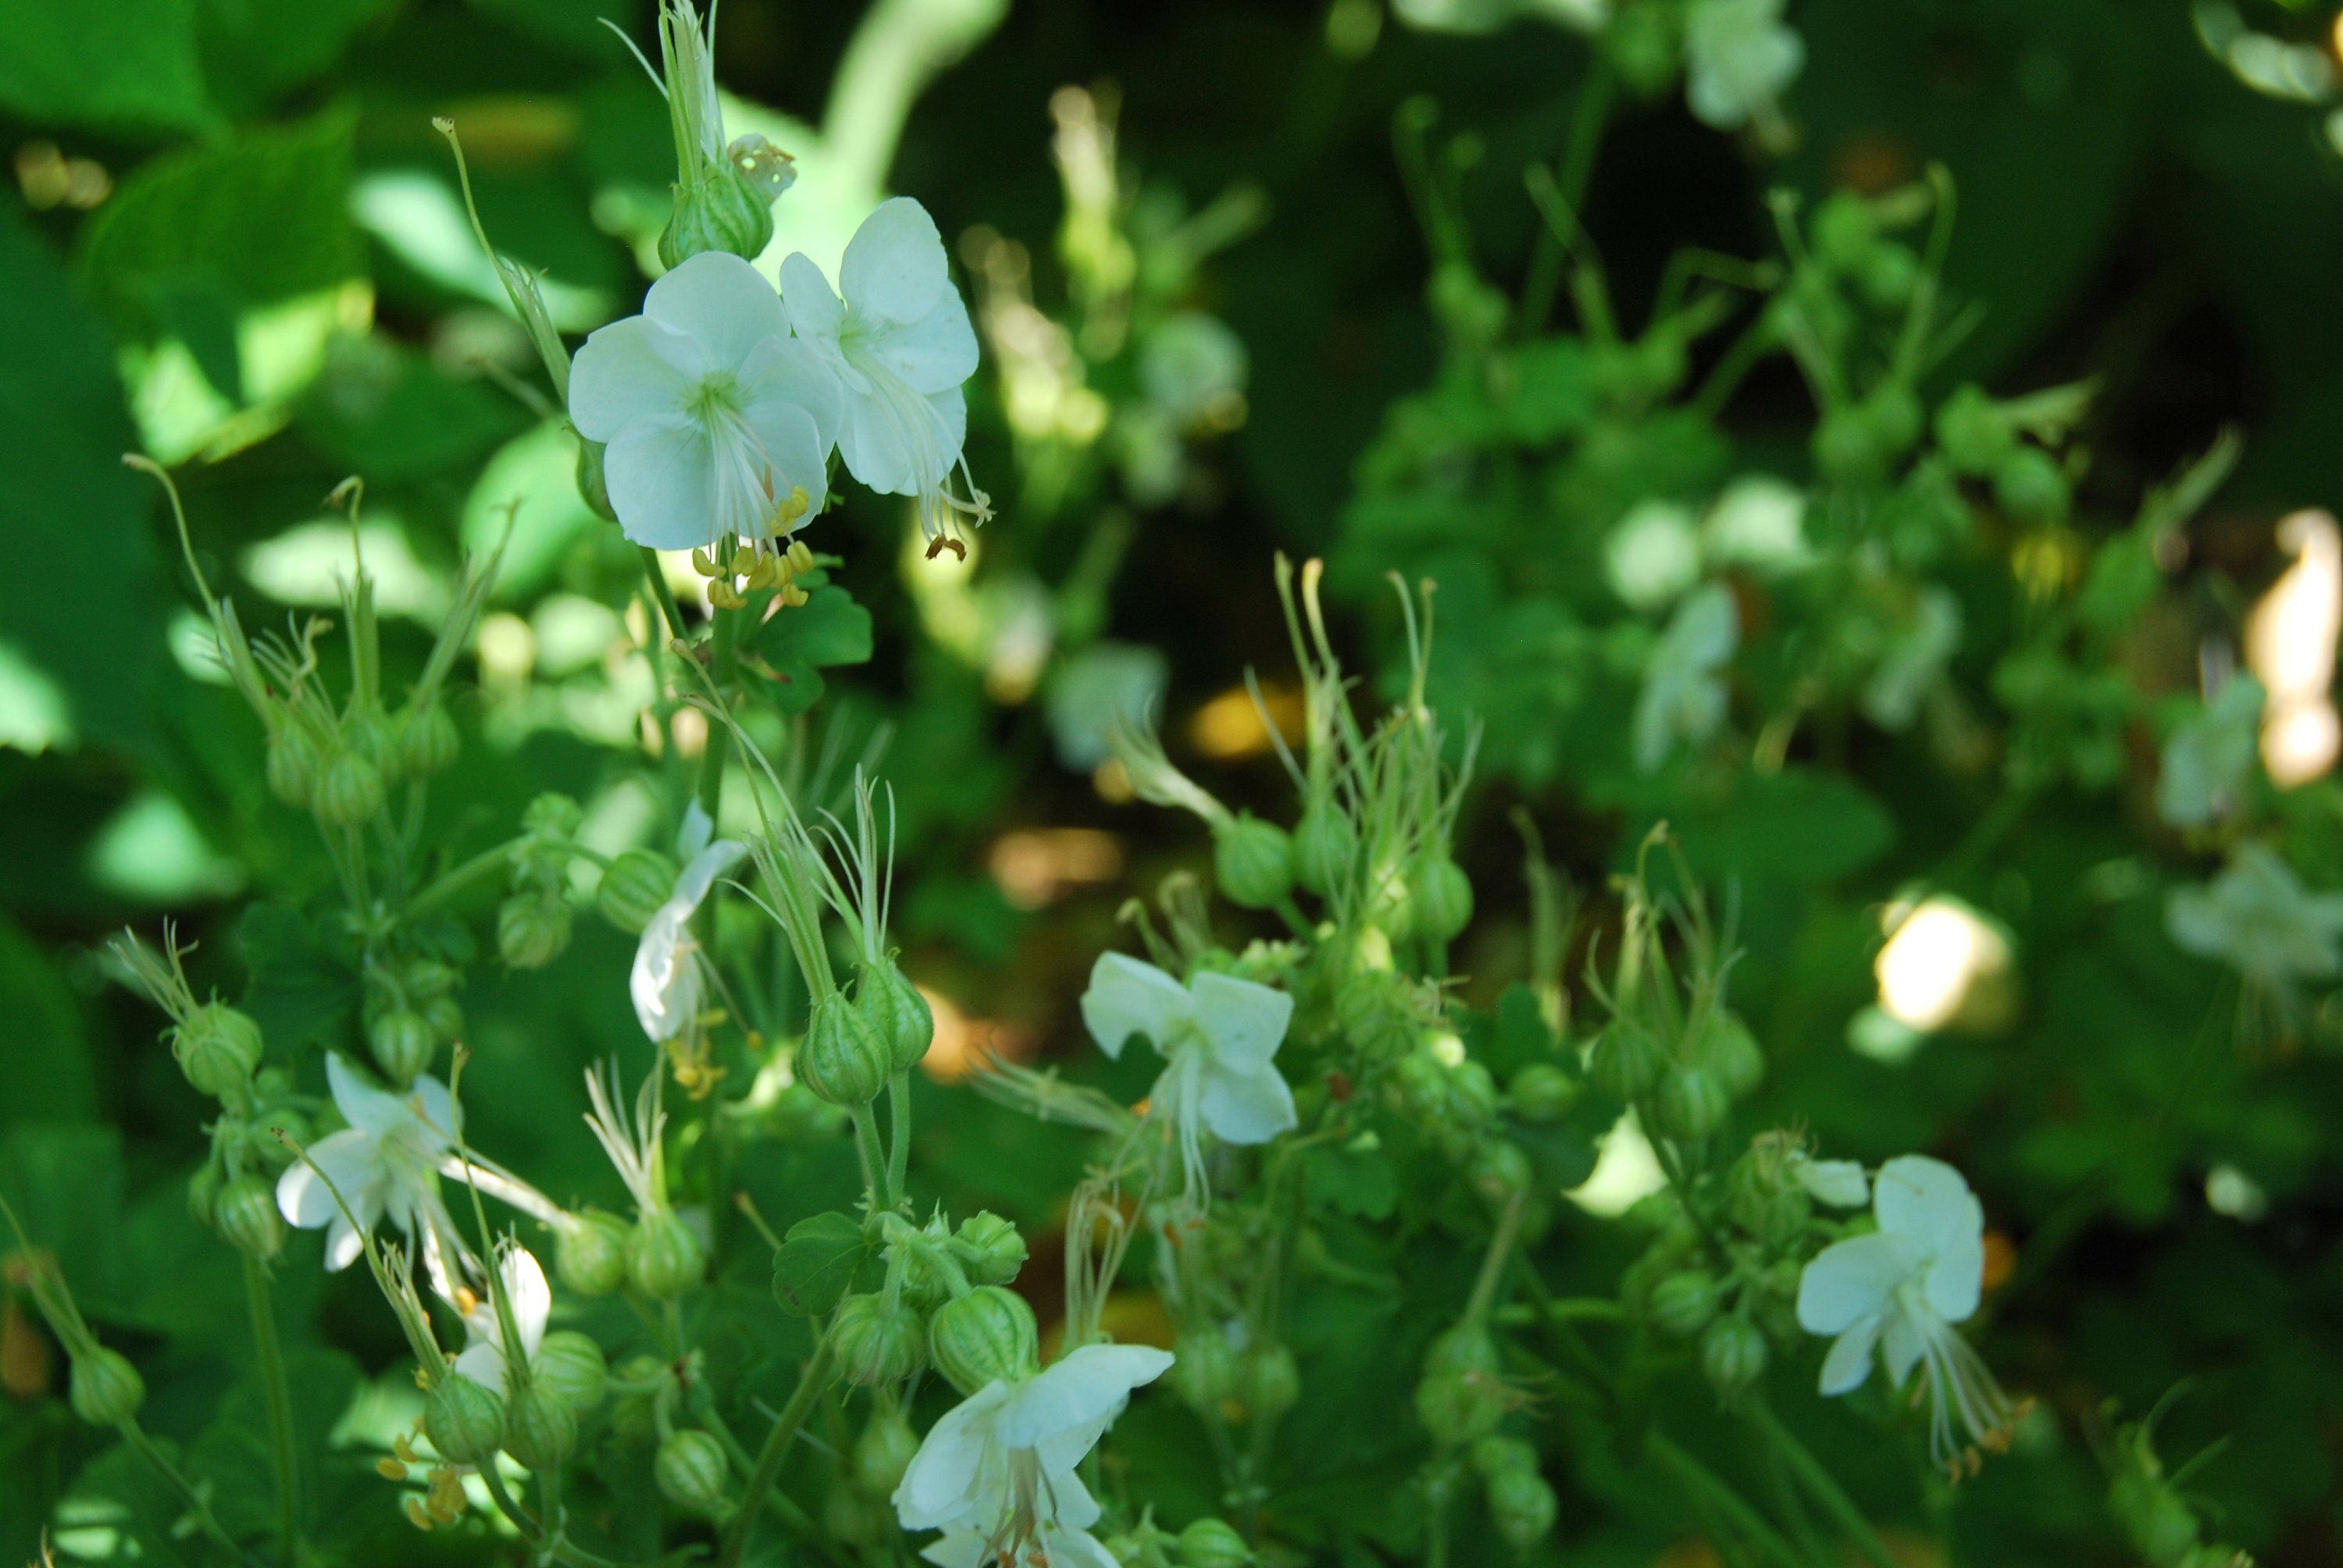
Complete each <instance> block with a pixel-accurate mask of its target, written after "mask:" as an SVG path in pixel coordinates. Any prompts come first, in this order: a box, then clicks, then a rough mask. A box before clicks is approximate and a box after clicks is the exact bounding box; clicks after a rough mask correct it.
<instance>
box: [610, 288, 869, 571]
mask: <svg viewBox="0 0 2343 1568" xmlns="http://www.w3.org/2000/svg"><path fill="white" fill-rule="evenodd" d="M569 417H570V419H571V421H572V422H573V423H575V424H576V425H577V427H578V434H579V435H581V436H584V437H586V438H587V439H588V440H592V441H602V442H607V443H608V447H609V450H608V452H606V453H605V454H604V456H603V460H602V471H603V476H604V477H605V479H606V480H607V481H608V486H609V491H610V506H611V508H612V509H613V510H615V511H616V512H617V513H618V526H619V527H620V528H622V529H623V530H624V531H625V533H626V536H627V538H630V539H632V540H634V541H635V543H637V544H639V545H649V546H650V547H652V548H655V549H663V550H679V549H689V548H695V547H699V546H705V545H709V544H713V543H715V542H716V541H717V540H719V539H722V538H736V537H737V538H746V539H768V538H774V537H776V536H777V535H779V534H784V533H787V532H788V531H789V529H791V528H794V527H795V526H796V524H797V521H798V519H799V518H800V517H803V516H807V515H809V514H810V513H812V512H817V511H820V509H821V504H822V499H823V497H824V496H825V494H826V493H827V490H826V484H827V481H826V478H825V473H826V465H827V463H828V461H829V457H830V445H831V443H832V442H833V441H834V440H836V439H837V432H838V421H839V389H838V384H837V380H836V378H835V377H832V376H831V375H830V373H829V371H828V370H827V369H826V368H825V367H824V366H823V364H822V362H821V361H820V359H819V358H818V357H816V356H815V355H814V354H813V353H812V351H811V350H810V349H809V348H808V347H807V346H806V345H805V344H803V343H800V342H798V341H796V340H795V339H793V338H791V337H789V314H788V312H786V311H785V310H783V309H782V307H781V301H780V297H779V296H778V295H776V294H775V293H774V292H773V289H772V286H771V285H769V284H768V283H767V282H766V281H765V280H764V279H763V278H762V277H761V276H759V275H758V272H757V269H756V268H755V267H753V266H749V264H748V263H747V262H745V261H743V260H741V259H740V258H739V256H730V255H727V254H725V253H723V252H721V251H709V252H705V253H703V254H701V255H699V256H692V257H691V258H690V259H689V260H687V261H686V262H684V263H683V265H682V266H679V267H677V268H676V269H675V270H674V271H673V272H670V273H669V274H668V275H667V276H664V277H662V278H660V279H659V281H658V282H657V283H654V284H652V285H651V287H650V293H649V296H648V297H646V298H645V299H644V301H643V313H642V314H641V315H640V316H630V317H627V318H626V319H625V320H624V321H614V322H612V323H611V324H610V325H609V326H608V327H603V328H602V329H601V330H599V331H598V332H596V333H595V334H594V335H593V336H592V337H588V339H587V340H586V343H585V346H584V347H581V348H580V349H578V358H577V361H576V362H575V363H574V364H573V365H572V366H571V367H570V372H569ZM798 491H803V492H804V494H803V495H802V497H800V496H799V495H798V494H797V493H796V492H798Z"/></svg>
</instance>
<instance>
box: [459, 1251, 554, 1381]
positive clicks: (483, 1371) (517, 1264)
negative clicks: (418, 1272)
mask: <svg viewBox="0 0 2343 1568" xmlns="http://www.w3.org/2000/svg"><path fill="white" fill-rule="evenodd" d="M497 1272H498V1273H499V1274H501V1275H503V1276H504V1287H505V1299H506V1300H507V1301H508V1302H511V1303H512V1314H513V1322H512V1326H513V1332H514V1333H515V1334H516V1335H518V1338H519V1340H520V1351H521V1354H522V1356H523V1357H524V1358H526V1359H528V1360H530V1361H534V1360H536V1359H537V1347H538V1346H539V1345H541V1344H543V1343H544V1342H545V1321H546V1319H548V1317H550V1316H552V1314H553V1291H552V1288H551V1287H550V1286H548V1284H547V1283H546V1282H545V1271H544V1270H543V1269H542V1268H539V1267H538V1261H537V1259H536V1257H535V1256H534V1255H532V1254H531V1253H530V1251H529V1250H528V1248H526V1247H523V1246H519V1245H518V1244H516V1243H512V1242H508V1243H506V1244H505V1246H504V1247H503V1248H502V1250H501V1251H499V1252H498V1257H497ZM464 1332H465V1333H466V1335H467V1336H468V1338H469V1339H470V1341H471V1343H470V1344H468V1345H467V1346H465V1348H464V1353H463V1354H461V1355H459V1356H458V1357H457V1358H456V1370H457V1371H458V1372H462V1373H463V1374H464V1375H465V1376H466V1377H468V1378H470V1379H471V1380H472V1381H473V1382H476V1383H478V1384H479V1385H480V1386H481V1387H482V1388H485V1389H488V1391H490V1392H494V1393H500V1394H501V1393H509V1392H510V1391H509V1390H508V1388H507V1387H506V1382H505V1377H506V1368H505V1337H504V1330H503V1327H502V1326H501V1325H500V1324H499V1323H498V1321H497V1303H496V1297H495V1296H494V1294H493V1293H492V1294H489V1295H486V1296H482V1297H480V1298H479V1300H478V1304H477V1305H475V1306H474V1307H473V1308H472V1310H471V1311H470V1312H466V1313H465V1314H464Z"/></svg>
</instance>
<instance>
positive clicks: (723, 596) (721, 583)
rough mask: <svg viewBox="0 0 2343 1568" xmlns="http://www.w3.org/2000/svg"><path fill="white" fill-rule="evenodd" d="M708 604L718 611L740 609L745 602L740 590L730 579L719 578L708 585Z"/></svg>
mask: <svg viewBox="0 0 2343 1568" xmlns="http://www.w3.org/2000/svg"><path fill="white" fill-rule="evenodd" d="M708 602H709V604H712V605H714V606H715V607H716V608H718V609H739V608H740V606H741V603H742V602H743V601H742V599H741V598H740V590H739V589H738V588H734V587H733V586H732V584H731V582H730V580H729V579H728V578H717V579H716V580H715V581H714V582H711V583H709V585H708Z"/></svg>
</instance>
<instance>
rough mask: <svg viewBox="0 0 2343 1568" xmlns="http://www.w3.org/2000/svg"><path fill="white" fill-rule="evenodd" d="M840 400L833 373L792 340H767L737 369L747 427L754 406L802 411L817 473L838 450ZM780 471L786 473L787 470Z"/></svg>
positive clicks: (797, 480) (794, 477) (803, 481)
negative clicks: (815, 445)
mask: <svg viewBox="0 0 2343 1568" xmlns="http://www.w3.org/2000/svg"><path fill="white" fill-rule="evenodd" d="M740 397H741V401H742V402H743V403H744V404H745V405H746V406H747V411H748V415H749V423H750V424H752V425H753V424H755V423H756V421H757V406H758V405H759V404H760V403H788V404H793V405H795V406H796V407H799V408H801V409H803V410H804V411H805V413H806V415H807V417H809V418H811V419H812V420H813V427H814V432H815V436H816V439H817V441H818V442H819V444H820V453H819V455H818V457H817V459H816V462H815V467H817V468H819V467H820V465H821V462H822V460H825V459H827V458H828V457H829V456H830V448H831V447H834V446H836V445H837V444H838V424H839V421H840V419H841V418H843V417H845V404H844V397H845V395H844V393H843V392H842V391H840V387H839V385H838V372H837V371H836V370H835V369H833V368H832V367H830V363H829V362H828V361H827V360H825V359H823V358H822V357H821V356H820V355H819V354H817V353H815V352H814V350H813V349H812V348H810V347H808V346H807V345H806V344H805V343H803V342H801V341H799V339H796V338H788V337H769V338H767V339H766V340H765V341H764V342H762V343H760V344H759V345H758V346H757V348H756V352H754V353H752V354H750V355H749V359H748V363H747V364H745V365H743V366H741V367H740ZM776 457H777V458H778V457H779V454H776ZM783 467H784V469H785V470H786V469H787V465H786V464H784V465H783ZM789 478H790V481H791V482H792V483H793V484H799V485H804V486H805V487H806V490H807V493H808V494H812V493H813V492H814V490H815V488H816V487H815V486H814V485H813V484H811V483H810V482H809V481H808V480H807V478H806V477H804V476H803V475H802V474H799V473H790V475H789Z"/></svg>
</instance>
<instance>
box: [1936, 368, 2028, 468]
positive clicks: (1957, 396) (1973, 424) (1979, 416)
mask: <svg viewBox="0 0 2343 1568" xmlns="http://www.w3.org/2000/svg"><path fill="white" fill-rule="evenodd" d="M1936 446H1937V448H1938V449H1939V450H1941V451H1942V452H1943V453H1944V454H1945V460H1946V462H1948V463H1950V464H1952V466H1953V469H1954V471H1955V472H1956V473H1960V474H1966V475H1969V476H1970V477H1982V476H1984V475H1986V474H1990V473H1992V472H1993V471H1994V469H1995V468H1996V467H1999V466H2000V464H2001V460H2002V459H2003V458H2004V457H2007V456H2008V455H2009V454H2010V453H2011V452H2013V451H2015V450H2016V447H2017V431H2016V427H2014V426H2013V425H2012V424H2011V423H2010V420H2009V417H2008V416H2007V415H2006V414H2005V413H2003V412H2002V411H2001V409H2000V408H1998V407H1996V406H1995V404H1994V402H1993V399H1991V398H1990V397H1986V395H1985V392H1984V390H1983V389H1982V388H1980V387H1976V386H1975V385H1974V384H1972V385H1970V386H1966V387H1960V388H1958V389H1957V390H1956V391H1955V392H1954V393H1953V395H1952V396H1951V397H1947V398H1946V399H1945V400H1944V402H1943V403H1942V404H1941V405H1940V406H1938V407H1937V409H1936Z"/></svg>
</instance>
